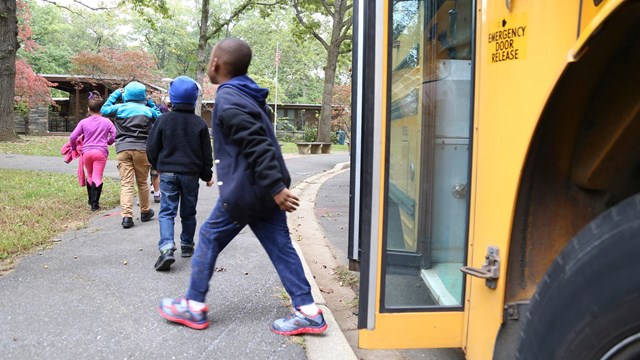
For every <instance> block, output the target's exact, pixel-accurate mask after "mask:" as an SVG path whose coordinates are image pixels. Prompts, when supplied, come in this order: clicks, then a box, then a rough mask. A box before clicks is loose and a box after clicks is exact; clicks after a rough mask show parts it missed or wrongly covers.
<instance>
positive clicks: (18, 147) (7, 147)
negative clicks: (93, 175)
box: [0, 135, 116, 160]
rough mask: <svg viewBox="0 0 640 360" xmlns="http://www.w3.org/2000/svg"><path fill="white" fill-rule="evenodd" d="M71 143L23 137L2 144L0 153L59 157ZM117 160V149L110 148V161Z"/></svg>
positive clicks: (54, 138)
mask: <svg viewBox="0 0 640 360" xmlns="http://www.w3.org/2000/svg"><path fill="white" fill-rule="evenodd" d="M67 141H69V137H68V136H53V135H51V136H28V135H21V136H20V137H19V139H18V140H16V141H3V142H0V153H3V154H21V155H38V156H59V157H62V155H61V154H60V148H62V146H63V145H64V144H66V143H67ZM115 159H116V149H115V147H113V145H112V146H109V160H115Z"/></svg>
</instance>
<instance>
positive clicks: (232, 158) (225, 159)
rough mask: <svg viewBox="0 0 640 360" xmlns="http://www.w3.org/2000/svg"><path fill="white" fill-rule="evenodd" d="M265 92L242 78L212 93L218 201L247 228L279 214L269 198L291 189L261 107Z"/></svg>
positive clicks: (263, 104)
mask: <svg viewBox="0 0 640 360" xmlns="http://www.w3.org/2000/svg"><path fill="white" fill-rule="evenodd" d="M268 94H269V90H267V89H264V88H261V87H259V86H258V85H257V84H256V83H255V82H254V81H253V80H252V79H251V78H249V77H248V76H246V75H242V76H237V77H234V78H233V79H231V80H229V81H227V82H225V83H223V84H221V85H220V87H219V88H218V91H217V92H216V102H215V107H214V109H213V114H212V120H211V127H212V131H213V148H214V150H213V153H214V156H215V158H216V159H215V161H214V162H215V164H216V174H217V177H218V189H219V191H220V199H221V201H222V204H223V206H224V208H225V209H226V211H227V213H228V214H229V216H230V217H231V218H232V219H233V220H235V221H240V222H246V223H250V222H251V220H253V219H257V218H259V217H261V216H263V215H265V214H266V213H267V212H271V211H274V210H279V208H278V205H277V204H276V203H275V201H274V200H273V196H274V195H276V194H278V193H279V192H280V191H281V190H283V189H284V188H288V187H289V186H290V185H291V177H290V176H289V171H288V170H287V167H286V166H285V163H284V159H283V157H282V153H281V151H280V145H279V144H278V141H277V140H276V137H275V133H274V130H273V126H272V125H271V121H270V119H269V116H268V115H267V114H269V111H270V110H269V108H268V107H267V104H266V102H265V100H266V98H267V95H268Z"/></svg>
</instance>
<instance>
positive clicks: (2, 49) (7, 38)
mask: <svg viewBox="0 0 640 360" xmlns="http://www.w3.org/2000/svg"><path fill="white" fill-rule="evenodd" d="M16 7H17V5H16V1H15V0H13V1H12V0H5V1H1V2H0V141H6V140H12V139H15V138H16V132H15V129H14V124H13V106H14V94H15V84H16V52H17V51H18V18H17V14H16Z"/></svg>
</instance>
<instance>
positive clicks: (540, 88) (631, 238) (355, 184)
mask: <svg viewBox="0 0 640 360" xmlns="http://www.w3.org/2000/svg"><path fill="white" fill-rule="evenodd" d="M354 13H355V16H354V59H353V64H354V67H353V76H354V82H353V91H354V94H353V95H354V102H353V109H352V113H353V133H352V136H351V137H352V140H353V146H352V170H351V180H352V182H351V183H352V186H351V194H350V195H351V215H350V216H351V222H350V224H351V228H350V239H349V241H350V250H349V258H350V260H351V265H352V268H358V269H359V271H360V274H361V277H360V294H359V302H360V308H359V321H358V326H359V329H360V330H359V346H360V347H362V348H367V349H388V348H396V349H399V348H461V349H462V350H463V351H464V353H465V355H466V357H467V358H468V359H545V360H546V359H637V358H640V196H639V195H637V194H639V193H640V1H629V0H627V1H623V0H423V1H419V0H375V1H374V0H370V1H369V0H367V1H365V0H359V1H355V2H354Z"/></svg>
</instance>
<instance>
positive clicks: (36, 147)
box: [0, 136, 349, 160]
mask: <svg viewBox="0 0 640 360" xmlns="http://www.w3.org/2000/svg"><path fill="white" fill-rule="evenodd" d="M68 140H69V137H68V136H20V138H19V139H18V140H17V141H12V142H0V153H3V154H22V155H39V156H60V157H61V156H62V155H60V148H61V147H62V146H63V145H64V144H65V143H66V142H67V141H68ZM281 149H282V153H283V154H296V153H297V152H298V148H297V147H296V144H295V143H282V146H281ZM331 151H332V152H342V151H349V147H348V146H347V145H338V144H334V145H333V146H332V147H331ZM109 159H110V160H115V159H116V151H115V148H114V147H113V146H110V147H109Z"/></svg>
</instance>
